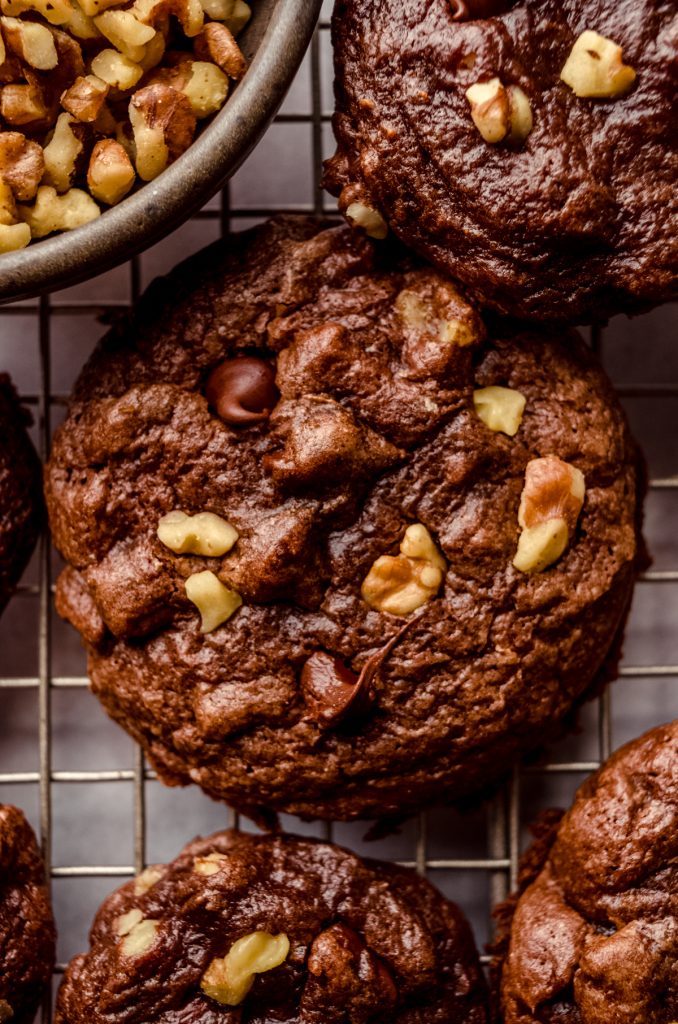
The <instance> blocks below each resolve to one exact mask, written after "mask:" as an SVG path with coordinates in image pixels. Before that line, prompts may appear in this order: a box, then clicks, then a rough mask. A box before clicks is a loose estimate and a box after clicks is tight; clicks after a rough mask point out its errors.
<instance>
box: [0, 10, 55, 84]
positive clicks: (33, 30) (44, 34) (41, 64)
mask: <svg viewBox="0 0 678 1024" xmlns="http://www.w3.org/2000/svg"><path fill="white" fill-rule="evenodd" d="M0 25H1V26H2V34H3V36H4V40H5V43H6V45H7V48H8V49H9V50H11V52H12V53H15V54H16V55H17V57H20V58H21V60H23V61H24V62H25V63H26V64H29V65H30V66H31V67H32V68H35V69H36V70H37V71H51V70H52V68H55V67H56V66H57V62H58V57H57V51H56V46H55V45H54V36H53V35H52V33H51V32H50V30H49V29H48V28H47V26H46V25H41V24H40V23H39V22H37V21H21V20H20V19H19V18H9V17H3V18H0Z"/></svg>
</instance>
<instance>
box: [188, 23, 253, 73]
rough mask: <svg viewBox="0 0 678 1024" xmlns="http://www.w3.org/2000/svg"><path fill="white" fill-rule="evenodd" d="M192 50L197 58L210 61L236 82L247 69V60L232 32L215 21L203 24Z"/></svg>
mask: <svg viewBox="0 0 678 1024" xmlns="http://www.w3.org/2000/svg"><path fill="white" fill-rule="evenodd" d="M193 51H194V53H195V55H196V57H197V58H198V59H199V60H204V61H211V62H212V63H213V64H216V65H217V67H220V68H221V70H222V71H223V72H225V74H227V75H228V77H229V78H233V79H235V81H236V82H237V81H240V79H241V78H242V77H243V75H244V74H245V72H246V71H247V61H246V60H245V57H244V56H243V53H242V51H241V49H240V47H239V46H238V44H237V43H236V41H235V37H234V35H233V33H232V32H231V30H230V29H228V28H227V27H226V26H225V25H220V24H219V23H218V22H217V21H211V22H209V23H208V24H207V25H205V27H204V29H203V30H202V32H201V33H200V35H199V36H197V37H196V39H195V42H194V44H193Z"/></svg>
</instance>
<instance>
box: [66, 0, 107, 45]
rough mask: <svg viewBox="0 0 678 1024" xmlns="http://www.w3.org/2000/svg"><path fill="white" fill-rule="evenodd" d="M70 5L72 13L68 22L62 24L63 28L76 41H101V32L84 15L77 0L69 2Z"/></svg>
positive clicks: (90, 19) (88, 17)
mask: <svg viewBox="0 0 678 1024" xmlns="http://www.w3.org/2000/svg"><path fill="white" fill-rule="evenodd" d="M71 3H72V5H73V11H72V12H71V15H70V17H69V19H68V21H66V22H64V23H63V27H64V28H65V29H67V30H68V31H69V32H70V33H71V34H72V35H74V36H75V37H76V39H101V32H100V31H99V29H98V28H97V27H96V25H95V24H94V20H93V19H92V18H90V16H89V15H88V14H85V12H84V11H83V9H82V7H81V6H80V4H79V3H78V0H71Z"/></svg>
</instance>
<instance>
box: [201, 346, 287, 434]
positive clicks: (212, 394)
mask: <svg viewBox="0 0 678 1024" xmlns="http://www.w3.org/2000/svg"><path fill="white" fill-rule="evenodd" d="M205 395H206V397H207V401H208V402H209V404H210V405H211V406H212V408H213V409H214V411H215V412H216V414H217V416H219V417H220V418H221V419H222V420H223V421H224V422H225V423H230V424H231V426H234V427H249V426H252V424H254V423H261V422H262V421H263V420H266V419H268V417H269V416H270V415H271V411H272V410H273V407H274V406H275V404H276V402H277V401H278V397H279V396H278V389H277V388H276V386H275V370H274V369H273V367H272V366H271V365H270V364H269V363H267V362H266V361H265V360H263V359H257V358H256V356H240V357H237V358H235V359H227V360H226V361H225V362H223V363H220V364H219V365H218V366H217V367H216V368H215V369H214V370H212V372H211V374H210V375H209V377H208V378H207V384H206V387H205Z"/></svg>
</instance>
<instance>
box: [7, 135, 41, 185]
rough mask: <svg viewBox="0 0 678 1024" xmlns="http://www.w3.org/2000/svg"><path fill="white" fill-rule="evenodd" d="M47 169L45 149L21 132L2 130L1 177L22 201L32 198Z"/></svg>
mask: <svg viewBox="0 0 678 1024" xmlns="http://www.w3.org/2000/svg"><path fill="white" fill-rule="evenodd" d="M44 170H45V158H44V156H43V151H42V149H41V147H40V146H39V145H38V144H37V142H31V141H29V140H28V139H27V138H26V136H25V135H22V134H21V132H0V179H1V180H2V181H4V182H5V184H6V185H8V186H9V188H10V189H11V190H12V193H13V195H14V197H15V198H16V199H18V200H20V201H22V202H23V201H25V200H27V199H32V198H33V197H34V196H35V194H36V192H37V191H38V185H39V184H40V181H41V179H42V175H43V173H44Z"/></svg>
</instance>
